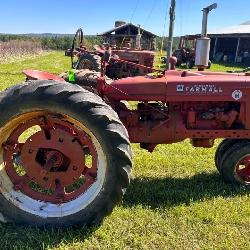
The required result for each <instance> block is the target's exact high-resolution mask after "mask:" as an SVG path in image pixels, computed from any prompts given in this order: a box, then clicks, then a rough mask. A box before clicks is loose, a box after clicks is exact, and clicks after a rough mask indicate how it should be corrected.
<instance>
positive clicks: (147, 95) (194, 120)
mask: <svg viewBox="0 0 250 250" xmlns="http://www.w3.org/2000/svg"><path fill="white" fill-rule="evenodd" d="M100 85H101V83H100ZM102 93H103V95H104V96H106V97H107V98H108V99H109V101H110V102H111V103H112V102H118V101H121V100H126V101H139V102H143V103H144V104H145V105H144V107H143V108H142V109H141V108H139V106H138V107H137V109H133V110H124V109H123V110H119V108H117V109H116V111H117V113H118V115H119V117H120V119H121V120H122V121H123V123H124V125H125V126H126V128H127V130H128V132H129V136H130V140H131V142H136V143H143V145H144V146H143V147H144V148H149V149H150V148H152V146H150V145H155V144H164V143H173V142H178V141H182V140H184V139H186V138H191V139H194V140H193V144H194V145H195V146H202V147H209V146H212V144H213V143H212V142H213V139H216V138H238V139H240V138H249V137H250V115H247V114H249V112H250V98H247V96H250V77H249V76H248V75H245V74H229V73H221V72H218V73H217V72H189V71H176V70H170V71H166V72H165V74H164V75H163V76H161V77H148V76H139V77H130V78H124V79H119V80H116V81H114V82H112V83H111V84H109V85H106V84H105V85H104V88H103V91H102ZM148 102H154V103H155V104H154V105H152V104H151V103H148ZM157 102H159V103H160V105H158V106H157ZM162 106H164V107H162Z"/></svg>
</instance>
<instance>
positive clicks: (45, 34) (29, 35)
mask: <svg viewBox="0 0 250 250" xmlns="http://www.w3.org/2000/svg"><path fill="white" fill-rule="evenodd" d="M0 35H3V36H5V35H6V36H21V37H34V38H44V37H48V38H50V37H73V36H74V35H75V34H58V33H25V34H9V33H8V34H7V33H0ZM84 36H85V37H95V35H84Z"/></svg>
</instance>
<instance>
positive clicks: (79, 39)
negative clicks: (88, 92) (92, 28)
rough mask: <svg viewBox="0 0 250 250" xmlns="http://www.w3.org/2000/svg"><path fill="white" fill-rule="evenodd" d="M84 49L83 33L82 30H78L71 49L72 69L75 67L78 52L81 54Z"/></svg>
mask: <svg viewBox="0 0 250 250" xmlns="http://www.w3.org/2000/svg"><path fill="white" fill-rule="evenodd" d="M82 47H83V31H82V29H81V28H80V29H78V30H77V31H76V34H75V36H74V39H73V42H72V46H71V49H70V57H71V66H72V68H74V67H75V65H76V62H74V57H75V54H76V53H77V52H80V50H81V48H82Z"/></svg>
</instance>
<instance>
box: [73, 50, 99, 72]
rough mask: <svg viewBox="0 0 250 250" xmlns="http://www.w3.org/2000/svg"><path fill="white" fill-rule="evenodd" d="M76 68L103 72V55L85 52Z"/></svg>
mask: <svg viewBox="0 0 250 250" xmlns="http://www.w3.org/2000/svg"><path fill="white" fill-rule="evenodd" d="M75 68H76V69H89V70H92V71H96V72H101V57H100V56H98V55H92V54H89V53H84V54H82V55H81V56H80V57H79V59H78V61H77V63H76V67H75Z"/></svg>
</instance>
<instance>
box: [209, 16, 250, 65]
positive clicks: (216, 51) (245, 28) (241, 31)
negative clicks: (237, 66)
mask: <svg viewBox="0 0 250 250" xmlns="http://www.w3.org/2000/svg"><path fill="white" fill-rule="evenodd" d="M209 37H210V38H211V50H210V58H211V59H214V60H217V61H218V60H219V59H221V60H223V61H229V62H238V63H240V62H243V63H248V64H250V21H248V22H245V23H242V24H240V25H236V26H231V27H226V28H223V29H219V30H216V31H213V32H210V34H209Z"/></svg>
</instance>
